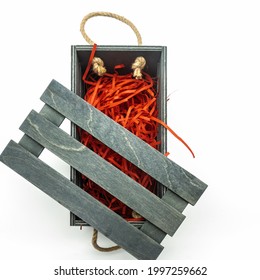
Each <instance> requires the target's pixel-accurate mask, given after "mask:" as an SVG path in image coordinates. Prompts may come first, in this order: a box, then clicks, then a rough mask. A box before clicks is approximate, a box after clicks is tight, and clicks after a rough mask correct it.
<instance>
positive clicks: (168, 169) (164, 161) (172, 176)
mask: <svg viewBox="0 0 260 280" xmlns="http://www.w3.org/2000/svg"><path fill="white" fill-rule="evenodd" d="M41 100H42V101H44V102H45V103H46V104H48V105H50V106H51V107H53V108H54V109H55V110H57V111H58V112H60V113H61V114H63V115H64V116H66V117H67V118H68V119H70V120H71V121H72V122H74V123H76V124H77V125H78V126H80V127H81V128H83V129H84V130H86V131H88V132H89V133H90V134H92V135H93V136H94V137H96V138H97V139H99V140H100V141H102V142H103V143H104V144H106V145H107V146H108V147H110V148H111V149H113V150H114V151H116V152H117V153H119V154H120V155H121V156H123V157H125V158H126V159H127V160H129V161H130V162H132V163H133V164H135V165H136V166H138V167H139V168H140V169H142V170H143V171H145V172H146V173H148V174H149V175H150V176H152V177H153V178H155V179H156V180H157V181H159V182H160V183H161V184H163V185H164V186H166V187H167V188H169V189H171V190H172V191H173V192H175V193H176V194H178V195H179V196H180V197H182V198H183V199H185V200H186V201H188V202H189V203H191V204H193V205H194V204H195V203H196V202H197V200H198V199H199V198H200V196H201V195H202V193H203V192H204V190H205V189H206V187H207V185H206V184H205V183H203V182H202V181H201V180H199V179H198V178H196V177H195V176H194V175H192V174H191V173H189V172H188V171H186V170H185V169H183V168H182V167H180V166H179V165H177V164H176V163H174V162H173V161H171V160H170V159H168V158H167V157H165V156H164V155H162V154H161V153H160V152H159V151H157V150H156V149H154V148H152V147H151V146H150V145H148V144H147V143H145V142H144V141H142V140H141V139H139V138H138V137H136V136H135V135H134V134H132V133H131V132H129V131H128V130H126V129H125V128H123V127H122V126H121V125H119V124H117V123H116V122H114V121H113V120H111V119H110V118H109V117H107V116H106V115H105V114H103V113H101V112H100V111H99V110H97V109H96V108H94V107H93V106H91V105H90V104H88V103H87V102H85V101H84V100H83V99H82V98H80V97H78V96H77V95H76V94H74V93H72V92H71V91H70V90H68V89H67V88H65V87H64V86H62V85H61V84H59V83H58V82H57V81H55V80H53V81H52V82H51V83H50V85H49V86H48V88H47V89H46V90H45V92H44V93H43V95H42V96H41Z"/></svg>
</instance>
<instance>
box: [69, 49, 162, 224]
mask: <svg viewBox="0 0 260 280" xmlns="http://www.w3.org/2000/svg"><path fill="white" fill-rule="evenodd" d="M91 51H92V46H72V47H71V90H72V92H75V93H76V94H77V95H79V96H80V97H83V96H84V94H85V92H86V87H85V83H84V82H83V81H82V76H83V74H84V71H85V69H86V67H87V63H88V60H89V57H90V54H91ZM166 52H167V49H166V47H164V46H98V47H97V51H96V54H95V56H97V57H100V58H102V59H103V60H104V62H105V66H106V68H107V72H108V73H114V66H115V65H117V64H124V65H125V66H126V67H125V68H124V70H123V72H122V73H123V74H126V73H130V72H131V65H132V63H133V62H134V61H135V59H136V57H138V56H143V57H144V58H145V59H146V66H145V68H144V71H145V72H146V73H148V74H149V75H150V76H151V77H157V79H158V83H157V86H158V88H157V91H158V92H159V98H158V100H157V107H158V117H159V119H161V120H162V121H164V122H165V123H166V122H167V104H166V103H167V102H166V101H167V88H166V85H167V76H166V70H167V69H166V62H167V59H166V55H167V53H166ZM120 73H121V72H120ZM166 132H167V130H166V129H165V128H163V127H162V126H159V128H158V141H161V144H160V148H159V151H160V152H161V153H163V154H164V153H165V152H166V150H167V136H166ZM71 135H72V136H73V137H74V138H76V139H79V135H78V132H77V127H76V125H75V124H74V123H71ZM71 181H72V182H73V183H75V184H76V185H78V186H79V187H82V184H81V176H80V173H79V172H78V171H77V170H75V169H74V168H71ZM164 192H165V187H164V186H163V185H161V184H160V183H157V187H156V195H157V196H159V197H162V196H163V194H164ZM130 223H132V224H134V225H136V226H138V227H140V226H141V225H142V224H143V221H135V222H132V221H131V222H130ZM70 224H71V226H82V225H86V223H85V222H84V221H82V220H81V219H80V218H79V217H77V216H76V215H74V214H73V213H71V215H70Z"/></svg>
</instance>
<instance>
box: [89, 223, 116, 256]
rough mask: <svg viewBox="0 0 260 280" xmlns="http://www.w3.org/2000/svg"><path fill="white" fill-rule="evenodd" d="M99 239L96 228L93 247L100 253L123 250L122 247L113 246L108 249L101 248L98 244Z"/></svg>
mask: <svg viewBox="0 0 260 280" xmlns="http://www.w3.org/2000/svg"><path fill="white" fill-rule="evenodd" d="M97 238H98V231H97V230H96V229H95V228H94V231H93V235H92V245H93V247H94V248H95V249H97V250H98V251H101V252H112V251H115V250H118V249H121V247H120V246H118V245H116V246H112V247H108V248H104V247H101V246H99V245H98V244H97Z"/></svg>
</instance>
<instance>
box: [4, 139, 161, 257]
mask: <svg viewBox="0 0 260 280" xmlns="http://www.w3.org/2000/svg"><path fill="white" fill-rule="evenodd" d="M0 160H1V161H2V162H3V163H4V164H6V165H7V166H9V167H10V168H11V169H13V170H14V171H15V172H17V173H18V174H20V175H21V176H22V177H24V178H25V179H26V180H28V181H29V182H31V183H32V184H34V185H35V186H36V187H38V188H39V189H40V190H42V191H43V192H45V193H46V194H47V195H49V196H50V197H52V198H53V199H55V200H56V201H58V202H59V203H60V204H62V205H63V206H65V207H66V208H67V209H69V210H70V211H71V212H73V213H74V214H75V215H77V216H78V217H80V218H81V219H82V220H83V221H85V222H87V223H89V224H90V225H91V226H93V227H94V228H96V229H97V230H98V231H100V232H101V233H102V234H104V235H105V236H106V237H108V238H109V239H110V240H112V241H113V242H115V243H116V244H118V245H120V246H121V247H122V248H124V249H125V250H126V251H128V252H129V253H130V254H132V255H133V256H134V257H136V258H138V259H156V258H157V257H158V256H159V254H160V253H161V251H162V250H163V247H162V246H161V245H160V244H158V243H157V242H155V241H154V240H152V239H151V238H149V237H148V236H146V235H145V234H144V233H142V232H141V231H140V230H138V229H137V228H135V227H134V226H133V225H131V224H129V223H128V222H126V221H125V220H124V219H122V218H121V217H120V216H119V215H117V214H115V213H114V212H113V211H111V210H110V209H108V208H107V207H106V206H104V205H103V204H102V203H100V202H98V201H97V200H96V199H94V198H93V197H92V196H90V195H89V194H87V193H86V192H85V191H83V190H82V189H80V188H79V187H78V186H76V185H75V184H73V183H72V182H71V181H69V180H68V179H67V178H65V177H64V176H62V175H61V174H60V173H58V172H57V171H55V170H54V169H52V168H51V167H49V166H48V165H47V164H45V163H44V162H42V161H41V160H40V159H38V158H37V157H35V156H33V155H32V154H31V153H29V152H28V151H27V150H25V149H24V148H23V147H21V146H20V145H19V144H16V143H15V142H14V141H10V142H9V144H8V145H7V147H6V148H5V150H4V151H3V153H2V154H1V156H0Z"/></svg>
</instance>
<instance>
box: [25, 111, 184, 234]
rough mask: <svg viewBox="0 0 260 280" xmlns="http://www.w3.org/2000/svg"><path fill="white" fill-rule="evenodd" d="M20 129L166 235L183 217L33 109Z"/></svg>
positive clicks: (175, 228) (170, 232)
mask: <svg viewBox="0 0 260 280" xmlns="http://www.w3.org/2000/svg"><path fill="white" fill-rule="evenodd" d="M20 129H21V130H22V131H23V132H24V133H26V134H27V135H28V136H30V137H31V138H33V139H34V140H35V141H37V142H38V143H40V144H41V145H43V146H44V147H46V148H47V149H49V150H50V151H51V152H53V153H54V154H56V155H57V156H58V157H60V158H61V159H63V160H64V161H65V162H67V163H68V164H69V165H71V166H72V167H74V168H75V169H77V170H78V171H79V172H81V173H82V174H84V175H85V176H87V177H88V178H89V179H91V180H92V181H94V182H95V183H97V184H98V185H100V186H101V187H103V188H104V189H106V190H107V191H108V192H109V193H111V194H112V195H114V196H115V197H117V198H118V199H119V200H120V201H122V202H123V203H125V204H126V205H128V206H129V207H130V208H131V209H134V210H135V211H136V212H138V213H139V214H140V215H142V216H143V217H144V218H146V219H147V220H148V221H150V222H151V223H153V224H154V225H156V226H157V227H159V228H160V229H162V230H163V231H164V232H166V233H168V234H169V235H173V234H174V233H175V231H176V230H177V229H178V227H179V226H180V224H181V223H182V221H183V220H184V218H185V216H184V215H183V214H181V213H179V212H178V211H177V210H176V209H174V208H173V207H170V206H169V205H168V204H167V203H164V202H163V201H162V200H161V199H160V198H159V197H157V196H156V195H154V194H153V193H151V192H150V191H148V190H146V189H145V188H143V187H142V186H141V185H140V184H138V183H137V182H136V181H134V180H133V179H131V178H130V177H128V176H127V175H126V174H124V173H123V172H121V171H120V170H119V169H117V168H116V167H114V166H113V165H111V164H110V163H108V162H107V161H106V160H104V159H103V158H102V157H100V156H99V155H97V154H96V153H94V152H93V151H91V150H90V149H88V148H87V147H85V146H84V145H82V144H81V143H80V142H79V141H77V140H76V139H74V138H73V137H71V136H70V135H68V134H67V133H65V132H64V131H62V130H61V129H59V128H58V127H57V126H55V125H53V124H52V123H51V122H49V121H48V120H46V119H45V118H44V117H42V116H41V115H39V114H38V113H36V112H35V111H32V112H31V113H30V114H29V116H28V117H27V118H26V120H25V121H24V122H23V124H22V125H21V127H20Z"/></svg>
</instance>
